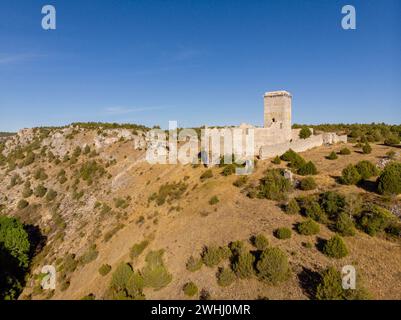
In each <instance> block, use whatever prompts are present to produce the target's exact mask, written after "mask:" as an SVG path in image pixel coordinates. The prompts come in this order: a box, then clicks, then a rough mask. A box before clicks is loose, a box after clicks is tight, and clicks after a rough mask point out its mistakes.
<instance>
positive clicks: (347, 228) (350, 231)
mask: <svg viewBox="0 0 401 320" xmlns="http://www.w3.org/2000/svg"><path fill="white" fill-rule="evenodd" d="M335 229H336V231H337V232H338V233H339V234H341V235H342V236H354V235H355V226H354V222H353V220H352V219H351V218H350V217H349V216H348V215H347V214H346V213H344V212H342V213H340V214H339V216H338V218H337V221H336V223H335Z"/></svg>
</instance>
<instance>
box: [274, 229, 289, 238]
mask: <svg viewBox="0 0 401 320" xmlns="http://www.w3.org/2000/svg"><path fill="white" fill-rule="evenodd" d="M274 235H275V236H276V238H277V239H281V240H285V239H290V238H291V230H290V229H288V228H278V229H276V230H275V232H274Z"/></svg>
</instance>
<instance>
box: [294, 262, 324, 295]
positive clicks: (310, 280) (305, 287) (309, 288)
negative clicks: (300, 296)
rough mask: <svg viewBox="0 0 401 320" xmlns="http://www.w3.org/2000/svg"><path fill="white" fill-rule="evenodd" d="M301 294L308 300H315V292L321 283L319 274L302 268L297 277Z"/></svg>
mask: <svg viewBox="0 0 401 320" xmlns="http://www.w3.org/2000/svg"><path fill="white" fill-rule="evenodd" d="M297 277H298V281H299V284H300V286H301V288H302V291H303V293H304V294H305V295H306V296H307V297H308V298H309V299H315V297H316V290H317V287H318V285H319V283H320V281H321V276H320V274H319V272H316V271H313V270H311V269H308V268H306V267H302V271H301V272H300V273H299V274H298V275H297Z"/></svg>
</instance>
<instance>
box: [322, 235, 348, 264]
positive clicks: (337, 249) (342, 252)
mask: <svg viewBox="0 0 401 320" xmlns="http://www.w3.org/2000/svg"><path fill="white" fill-rule="evenodd" d="M323 253H324V254H325V255H327V256H329V257H331V258H336V259H340V258H343V257H345V256H347V255H348V249H347V246H346V245H345V243H344V241H343V239H342V238H341V237H340V236H339V235H337V234H336V235H334V236H333V237H332V238H330V239H329V240H327V241H326V242H325V244H324V246H323Z"/></svg>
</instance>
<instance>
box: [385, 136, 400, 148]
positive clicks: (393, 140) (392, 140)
mask: <svg viewBox="0 0 401 320" xmlns="http://www.w3.org/2000/svg"><path fill="white" fill-rule="evenodd" d="M384 144H385V145H386V146H396V145H398V144H400V138H399V137H397V136H396V135H392V136H390V137H388V138H387V139H385V140H384Z"/></svg>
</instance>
